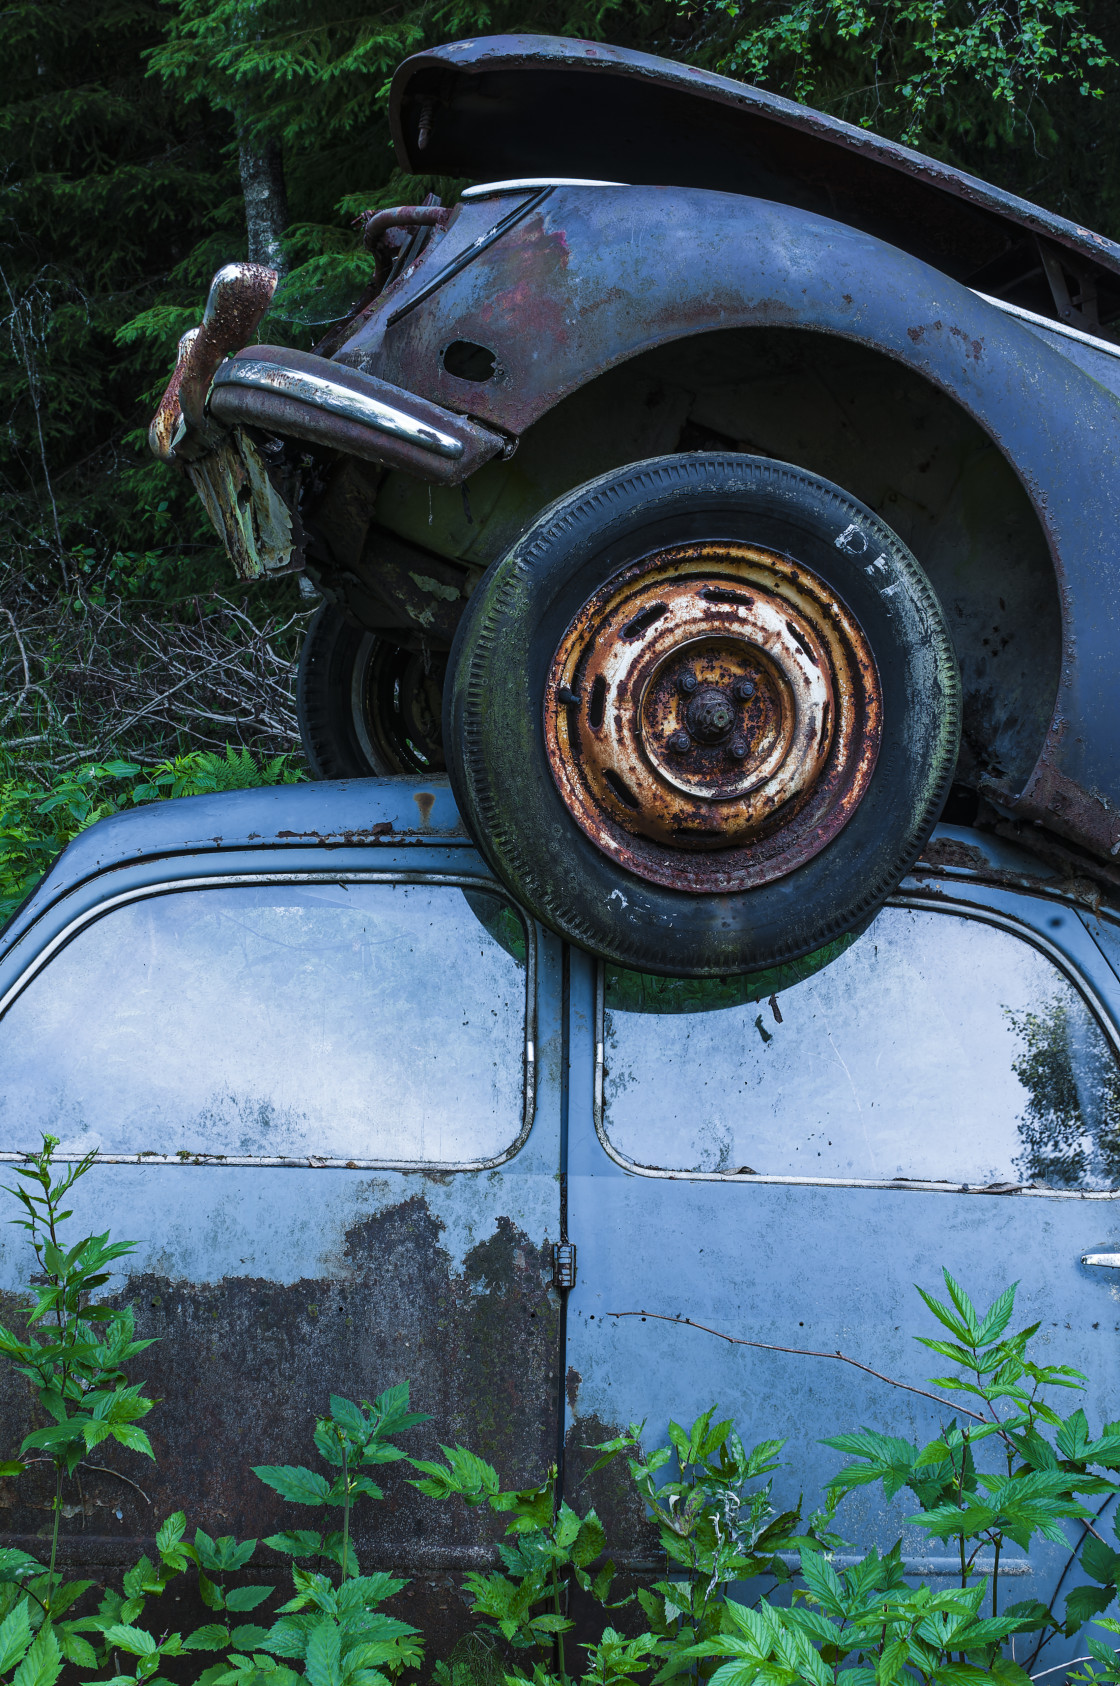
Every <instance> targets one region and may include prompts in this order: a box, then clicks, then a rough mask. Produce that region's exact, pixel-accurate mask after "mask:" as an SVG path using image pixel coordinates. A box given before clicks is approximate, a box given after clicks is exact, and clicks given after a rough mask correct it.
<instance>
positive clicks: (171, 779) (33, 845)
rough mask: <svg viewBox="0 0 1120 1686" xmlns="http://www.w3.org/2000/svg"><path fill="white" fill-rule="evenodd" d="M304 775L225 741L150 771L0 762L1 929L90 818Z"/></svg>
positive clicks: (282, 759) (289, 761)
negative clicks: (222, 747)
mask: <svg viewBox="0 0 1120 1686" xmlns="http://www.w3.org/2000/svg"><path fill="white" fill-rule="evenodd" d="M304 776H305V775H304V774H303V773H302V772H301V771H300V770H299V767H298V766H297V764H296V760H295V757H294V756H292V755H275V756H272V757H271V758H269V759H263V758H261V757H258V756H254V755H253V754H251V753H250V751H249V750H248V749H246V748H245V747H244V746H242V748H241V749H239V750H237V749H234V748H233V746H232V745H229V744H227V746H226V751H225V754H224V755H218V754H215V753H214V752H212V751H209V750H192V751H190V752H188V753H187V754H185V755H176V756H173V757H171V758H170V759H169V760H166V761H162V762H157V763H156V765H154V766H150V767H141V766H140V765H139V764H138V763H137V762H132V761H120V760H111V761H91V762H86V763H85V764H84V765H83V766H79V767H75V768H73V769H71V770H68V771H61V772H57V773H55V775H54V776H53V778H52V777H50V776H48V777H46V778H42V777H36V776H35V775H34V774H30V775H29V774H27V773H24V774H23V775H22V776H19V775H18V774H17V776H15V777H11V776H9V777H4V776H3V768H2V762H0V924H3V922H4V921H5V920H6V919H8V918H9V917H10V916H11V914H12V913H14V912H15V910H16V908H17V907H19V905H20V903H21V902H22V901H23V900H24V898H25V897H26V896H28V895H29V894H30V893H31V891H32V890H33V889H34V888H35V885H36V884H37V883H38V882H39V880H40V879H41V878H42V876H43V874H44V873H45V872H46V871H47V870H48V869H49V867H50V865H51V862H52V861H53V860H54V859H55V857H56V855H58V853H59V852H60V850H62V849H64V848H65V847H66V845H67V843H69V842H70V840H71V839H72V838H74V837H76V836H77V835H78V833H79V832H80V831H84V830H85V828H86V827H87V826H90V825H92V824H93V823H94V821H95V820H100V819H104V818H105V817H106V816H107V815H109V814H116V813H120V812H121V811H122V810H123V809H125V808H131V807H136V806H138V805H140V804H142V803H145V802H157V801H162V800H165V799H166V798H168V797H174V796H203V795H207V794H209V793H210V792H212V791H219V790H247V789H250V788H251V787H253V786H255V785H275V784H293V783H296V782H297V781H299V780H300V779H302V778H303V777H304Z"/></svg>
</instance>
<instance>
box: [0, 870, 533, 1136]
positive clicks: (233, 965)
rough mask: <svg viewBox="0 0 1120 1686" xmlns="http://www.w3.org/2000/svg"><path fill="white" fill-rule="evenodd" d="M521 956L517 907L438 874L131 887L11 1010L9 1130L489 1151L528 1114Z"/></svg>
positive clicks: (1, 1129) (1, 1083) (3, 1072)
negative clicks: (373, 880) (430, 880)
mask: <svg viewBox="0 0 1120 1686" xmlns="http://www.w3.org/2000/svg"><path fill="white" fill-rule="evenodd" d="M524 956H525V932H524V928H523V927H522V926H521V922H520V920H519V918H518V916H517V915H516V914H515V913H513V911H512V910H511V909H509V908H508V907H506V906H505V904H503V903H502V902H501V901H500V900H499V899H498V898H496V897H491V896H488V895H486V894H485V893H480V892H476V891H473V890H472V891H471V892H470V899H469V901H468V899H467V896H465V895H464V893H463V892H462V891H461V890H457V889H453V888H450V887H447V886H443V885H424V884H420V885H415V884H414V885H404V884H303V885H263V886H251V885H235V886H229V887H223V888H210V889H200V890H185V891H175V892H172V893H169V894H167V895H161V896H152V897H147V898H145V899H144V900H142V901H137V902H133V903H130V904H128V905H126V906H123V907H120V908H117V909H115V910H114V911H112V912H110V913H108V914H106V915H105V916H104V917H102V918H101V919H98V920H97V921H96V922H95V923H94V924H92V925H89V926H87V927H86V928H85V929H84V930H83V931H81V932H79V934H78V935H77V936H76V937H75V938H74V939H73V940H72V941H71V942H70V943H69V944H68V945H67V946H66V947H65V948H64V949H62V950H61V951H60V953H59V954H58V955H57V956H56V957H55V958H54V959H53V960H52V961H51V962H50V963H49V964H48V965H47V966H46V967H45V968H44V969H43V971H41V972H40V973H39V974H38V975H37V976H36V977H35V978H34V979H33V980H32V981H31V983H30V984H29V985H28V987H27V988H26V989H25V990H24V992H23V993H22V994H21V995H20V996H18V997H17V998H16V1000H15V1001H14V1002H13V1004H12V1005H11V1007H10V1008H9V1009H8V1011H7V1013H6V1014H5V1015H4V1017H3V1019H0V1145H2V1146H3V1147H4V1148H7V1149H12V1148H19V1149H26V1148H29V1147H34V1146H37V1145H38V1142H39V1138H40V1135H41V1134H42V1132H43V1131H50V1132H51V1133H52V1134H53V1135H56V1136H58V1137H60V1138H61V1140H62V1143H63V1146H64V1148H67V1149H72V1150H74V1151H80V1152H85V1151H88V1150H89V1149H90V1148H94V1147H96V1148H98V1149H100V1150H101V1151H102V1152H105V1153H125V1154H133V1153H157V1154H176V1153H178V1154H183V1155H190V1154H194V1153H211V1154H227V1155H238V1156H241V1155H252V1156H255V1155H266V1156H274V1155H278V1156H281V1157H288V1156H295V1157H304V1156H309V1155H310V1156H322V1157H324V1158H328V1159H342V1160H347V1159H375V1160H387V1161H390V1162H393V1161H404V1162H421V1163H442V1164H462V1163H465V1162H473V1161H477V1160H486V1159H493V1158H496V1157H498V1156H500V1155H501V1154H503V1153H505V1152H507V1151H508V1150H509V1148H510V1147H511V1146H512V1144H513V1143H514V1142H515V1141H516V1139H517V1137H518V1135H519V1133H520V1130H521V1125H522V1119H523V1093H524V1090H523V1056H524V1036H525V964H524Z"/></svg>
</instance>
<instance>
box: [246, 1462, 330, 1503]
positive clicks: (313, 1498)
mask: <svg viewBox="0 0 1120 1686" xmlns="http://www.w3.org/2000/svg"><path fill="white" fill-rule="evenodd" d="M253 1474H254V1475H256V1476H258V1477H259V1478H260V1480H261V1481H263V1482H264V1483H265V1485H266V1486H268V1487H274V1488H275V1489H276V1491H277V1492H278V1493H279V1494H280V1496H281V1498H284V1499H289V1500H291V1502H292V1503H293V1504H297V1505H322V1504H325V1503H326V1500H327V1495H328V1493H329V1492H330V1483H329V1482H328V1481H327V1478H326V1476H324V1475H319V1474H318V1473H317V1472H316V1471H315V1470H310V1469H303V1468H300V1467H298V1466H296V1465H294V1464H254V1465H253Z"/></svg>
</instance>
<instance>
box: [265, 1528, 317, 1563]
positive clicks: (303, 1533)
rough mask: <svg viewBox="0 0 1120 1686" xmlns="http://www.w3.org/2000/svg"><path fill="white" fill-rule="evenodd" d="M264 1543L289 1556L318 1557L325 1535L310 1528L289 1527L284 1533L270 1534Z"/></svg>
mask: <svg viewBox="0 0 1120 1686" xmlns="http://www.w3.org/2000/svg"><path fill="white" fill-rule="evenodd" d="M264 1543H265V1545H266V1546H271V1547H272V1549H273V1551H283V1552H286V1553H287V1554H288V1556H289V1557H317V1556H318V1555H319V1553H320V1552H321V1551H322V1549H323V1536H322V1534H316V1533H315V1532H314V1531H313V1530H312V1529H310V1528H288V1529H286V1530H285V1531H284V1533H282V1534H270V1535H269V1536H268V1538H267V1539H266V1540H265V1542H264Z"/></svg>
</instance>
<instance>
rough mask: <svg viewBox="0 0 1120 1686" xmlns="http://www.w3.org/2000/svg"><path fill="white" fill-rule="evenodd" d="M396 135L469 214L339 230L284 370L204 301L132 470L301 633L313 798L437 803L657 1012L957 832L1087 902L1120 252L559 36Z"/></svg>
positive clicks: (262, 295)
mask: <svg viewBox="0 0 1120 1686" xmlns="http://www.w3.org/2000/svg"><path fill="white" fill-rule="evenodd" d="M391 111H392V126H393V135H394V141H395V145H396V150H397V156H398V159H399V162H400V164H401V166H402V168H404V169H406V170H408V171H409V172H412V173H419V172H432V173H434V174H441V175H444V176H452V177H457V178H464V177H465V178H469V179H473V180H474V181H475V183H476V185H474V186H472V187H469V188H467V189H466V190H465V191H464V192H463V193H462V195H461V197H460V198H459V200H458V202H457V203H456V204H455V205H453V206H443V205H440V204H437V203H435V202H434V201H429V202H427V203H425V204H424V205H419V206H402V207H398V208H397V209H394V210H391V211H379V212H377V213H376V214H375V215H371V216H370V217H369V218H368V219H367V222H366V234H365V238H366V242H367V245H368V246H369V249H370V282H369V287H368V290H367V292H366V294H365V295H364V296H363V297H362V298H361V299H360V300H359V301H358V302H357V304H356V306H355V308H354V310H353V311H352V313H351V314H350V315H349V316H348V317H347V318H346V320H345V321H342V322H340V323H339V324H338V325H336V326H334V327H333V328H332V329H331V330H330V332H329V333H328V334H327V336H326V337H325V338H324V339H323V340H322V341H321V342H320V343H319V344H318V345H317V346H316V347H315V348H314V350H312V351H293V350H288V349H286V348H282V347H277V346H270V345H262V344H253V343H251V341H252V340H253V335H254V332H255V330H256V328H257V325H258V323H259V322H260V321H261V319H262V317H263V315H264V313H265V311H266V309H267V307H268V303H269V299H270V297H271V295H272V290H273V287H274V285H275V277H274V276H273V275H272V273H271V272H269V271H265V270H262V269H260V268H256V267H254V266H252V265H246V264H231V265H229V266H227V267H226V268H225V269H223V270H222V271H220V272H219V274H218V275H217V276H216V277H215V280H214V284H213V288H212V291H211V295H210V300H209V303H208V305H207V309H206V315H205V319H204V321H203V324H202V326H201V328H200V329H199V330H197V331H196V332H195V333H194V334H193V335H188V336H187V338H186V340H185V342H184V345H183V346H182V348H181V357H180V362H179V365H178V368H177V370H176V372H175V375H174V378H173V380H172V382H171V385H170V386H169V388H168V390H167V393H166V395H165V398H164V400H163V402H162V404H161V406H160V409H159V412H158V414H157V416H156V418H155V421H154V423H153V426H152V432H151V439H152V445H153V448H154V449H155V451H156V453H157V455H159V456H161V457H163V458H164V459H166V460H167V461H168V462H170V463H172V464H175V465H177V466H178V467H180V468H182V469H184V470H185V471H186V473H187V474H189V476H190V477H191V479H192V481H193V482H194V484H195V486H196V487H197V489H198V491H199V493H200V494H201V496H202V497H203V499H204V501H205V503H206V505H207V508H208V509H209V510H210V512H211V514H212V516H213V518H214V521H215V523H216V525H217V527H218V529H219V531H220V532H221V533H222V534H223V535H224V537H225V540H226V543H227V546H228V549H229V553H230V556H231V557H232V559H233V562H234V565H235V566H236V568H237V569H238V571H239V573H240V574H241V575H242V576H243V577H246V578H251V577H260V576H264V575H268V574H271V573H275V572H284V571H291V570H297V571H301V572H303V573H305V574H306V575H307V576H308V578H309V580H310V581H311V582H312V583H313V585H314V587H315V589H316V590H317V591H318V592H320V593H321V595H322V598H323V603H322V606H321V608H320V609H319V611H318V613H317V614H316V616H315V619H314V622H313V624H312V626H311V629H310V631H309V633H308V635H307V640H306V644H305V648H304V651H303V659H302V667H301V674H300V718H301V725H302V734H303V741H304V746H305V750H306V753H307V757H308V760H309V762H310V764H311V767H312V769H313V770H314V772H315V773H316V775H318V776H320V777H339V776H355V775H359V776H360V775H364V774H371V773H381V774H385V773H401V772H403V773H409V772H418V773H421V774H427V773H430V772H436V771H439V770H440V769H442V768H444V767H446V769H447V771H448V773H449V775H450V778H451V783H452V786H453V789H454V791H455V793H456V798H457V800H458V803H459V806H460V810H461V812H462V815H463V818H464V820H465V822H466V824H467V827H468V829H469V831H470V834H471V836H472V837H473V838H474V839H475V841H476V843H477V844H478V846H479V848H480V849H481V850H482V852H483V854H484V856H485V858H486V859H487V861H488V862H489V864H490V866H491V867H492V869H493V870H494V872H495V873H496V874H497V876H498V878H499V880H500V881H501V882H502V883H503V884H504V885H505V886H506V887H507V889H509V890H510V891H511V892H512V893H513V895H514V896H515V897H516V899H517V900H518V901H519V903H521V904H522V905H523V906H525V907H527V908H528V909H530V910H531V911H532V912H533V913H534V914H535V915H536V916H538V917H539V918H541V919H542V920H543V921H544V922H545V923H546V924H548V925H549V926H550V927H551V928H552V929H554V930H556V931H558V932H560V933H561V934H562V935H564V936H566V937H568V938H570V939H571V940H573V941H575V942H577V943H579V944H581V945H583V946H584V947H586V948H588V949H590V950H591V951H592V952H594V953H597V954H600V955H602V956H605V957H606V958H608V959H611V960H613V961H615V962H617V963H620V964H623V965H625V966H627V967H630V968H635V969H638V970H643V971H646V972H650V973H665V974H671V975H677V976H681V975H686V974H687V975H693V976H724V975H730V974H736V973H745V972H751V971H757V970H759V969H760V968H764V967H781V966H786V965H798V966H804V965H805V964H807V963H808V957H811V956H813V955H814V954H817V953H818V952H819V951H822V950H824V951H826V952H831V948H830V945H832V944H834V943H836V942H837V941H841V940H845V939H848V938H850V937H851V935H852V933H853V932H856V931H858V930H859V929H861V928H863V927H864V926H865V925H866V923H867V921H868V919H869V918H870V917H871V916H872V915H873V913H874V911H875V910H876V909H877V908H878V907H879V906H881V905H882V903H883V901H884V898H885V897H886V896H887V895H888V894H889V893H890V892H891V891H892V890H893V889H894V888H895V886H896V885H897V884H898V882H899V881H900V879H901V877H902V876H903V874H904V873H905V872H906V870H907V869H908V868H909V867H910V866H911V865H912V863H913V861H914V860H915V858H916V857H917V855H918V853H919V851H920V849H921V847H922V845H923V843H924V842H925V840H926V839H927V838H928V836H929V834H930V830H931V828H932V826H933V824H934V822H935V820H936V819H937V817H938V815H939V814H940V813H942V812H943V811H944V812H946V813H948V814H949V815H950V816H954V817H956V818H958V819H965V820H967V819H970V818H971V817H973V816H974V815H975V813H976V811H977V807H978V804H979V803H981V802H983V803H984V804H986V807H985V809H984V811H985V813H986V814H987V815H988V817H989V818H991V819H992V820H993V823H997V824H1001V825H1003V826H1005V827H1008V828H1011V830H1012V831H1014V832H1015V833H1016V834H1017V835H1018V836H1019V839H1020V841H1021V842H1022V843H1024V844H1026V845H1027V846H1029V847H1036V848H1038V849H1040V850H1042V851H1043V853H1044V855H1045V857H1046V858H1047V859H1049V860H1050V861H1051V862H1054V861H1066V862H1069V863H1072V864H1073V866H1074V867H1075V868H1076V870H1077V871H1080V872H1082V873H1084V874H1085V875H1087V876H1088V877H1090V878H1092V879H1094V880H1095V881H1097V882H1104V883H1106V884H1114V883H1116V882H1117V879H1116V862H1115V856H1116V853H1117V851H1118V850H1120V758H1118V757H1117V754H1116V731H1115V722H1116V720H1117V718H1120V663H1118V662H1117V659H1116V635H1117V626H1116V614H1117V584H1116V582H1117V577H1118V576H1117V568H1116V556H1115V552H1116V542H1117V541H1116V534H1117V531H1118V530H1120V524H1118V520H1117V508H1116V504H1117V484H1118V482H1117V475H1116V472H1115V464H1116V461H1117V457H1118V453H1120V407H1118V404H1117V396H1118V394H1120V360H1118V350H1120V347H1118V336H1117V333H1116V331H1115V330H1114V328H1113V327H1112V326H1111V325H1110V324H1112V323H1114V322H1120V247H1118V246H1117V245H1116V244H1114V243H1113V242H1112V241H1110V240H1107V239H1105V238H1103V237H1101V236H1100V235H1097V234H1094V233H1092V232H1090V231H1089V230H1087V229H1083V228H1079V227H1076V226H1074V225H1073V224H1071V223H1069V222H1067V221H1064V220H1063V219H1062V218H1060V217H1058V216H1054V215H1051V214H1050V213H1048V212H1046V211H1043V210H1040V209H1038V208H1037V207H1035V206H1032V205H1029V204H1027V203H1025V202H1023V201H1021V200H1018V199H1015V198H1012V197H1011V196H1009V195H1007V194H1005V193H1001V192H999V191H997V190H996V189H993V188H991V187H989V186H986V185H985V184H984V183H983V182H980V181H977V180H974V179H972V178H970V177H968V176H965V175H962V174H961V173H960V172H959V171H956V170H953V169H950V168H948V167H946V166H944V165H941V164H938V163H936V162H934V161H932V160H930V159H928V158H925V157H922V156H920V155H919V154H917V153H915V152H911V151H908V150H907V149H906V148H903V147H900V146H896V145H893V144H891V143H889V142H887V141H884V140H880V139H878V138H877V137H875V136H874V135H871V134H868V133H867V132H866V131H864V130H860V129H855V128H851V127H849V126H847V125H845V124H843V123H840V122H836V121H834V120H832V119H830V118H827V117H824V116H822V115H820V114H819V113H817V112H814V111H811V110H808V109H806V108H804V107H800V106H797V105H794V104H791V103H790V102H788V101H786V100H783V99H781V98H778V97H777V96H774V95H771V94H767V93H764V92H761V91H759V90H758V89H756V88H752V87H748V86H744V85H742V84H739V83H736V82H733V81H729V80H726V79H723V78H721V77H717V76H712V75H707V74H704V73H701V72H698V71H695V70H692V69H689V68H687V67H685V66H681V65H677V64H672V63H667V62H663V61H661V60H658V59H654V58H649V57H646V56H644V55H642V54H636V53H629V52H624V51H620V50H615V49H613V48H610V47H604V46H600V45H596V44H589V43H586V42H581V41H572V40H552V39H549V38H546V37H535V36H524V37H494V38H489V39H487V38H483V39H478V40H471V41H461V42H456V43H453V44H451V45H449V46H446V47H441V48H438V49H436V50H433V51H431V52H425V53H422V54H419V55H417V56H416V57H414V58H411V59H409V60H407V61H406V62H405V63H404V64H403V65H402V66H401V67H400V69H399V70H398V72H397V75H396V77H395V79H394V82H393V87H392V104H391ZM946 803H948V804H949V806H948V808H946Z"/></svg>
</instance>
